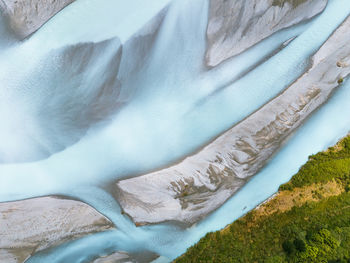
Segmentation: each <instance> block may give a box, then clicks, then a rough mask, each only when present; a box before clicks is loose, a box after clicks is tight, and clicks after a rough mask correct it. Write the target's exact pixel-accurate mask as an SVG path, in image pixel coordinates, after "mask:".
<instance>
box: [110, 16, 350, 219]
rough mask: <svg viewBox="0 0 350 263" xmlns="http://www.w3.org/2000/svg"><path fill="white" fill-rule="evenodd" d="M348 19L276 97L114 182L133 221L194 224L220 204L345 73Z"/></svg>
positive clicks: (349, 52) (348, 52)
mask: <svg viewBox="0 0 350 263" xmlns="http://www.w3.org/2000/svg"><path fill="white" fill-rule="evenodd" d="M349 26H350V19H348V20H347V21H346V22H345V23H344V24H343V25H342V26H341V27H340V28H339V29H338V30H337V31H336V32H335V33H334V34H333V35H332V37H331V38H330V39H329V40H328V41H327V42H326V43H325V44H324V45H323V47H322V48H321V49H320V50H319V51H318V52H317V53H316V54H315V56H314V57H313V63H312V66H311V68H310V69H309V70H308V71H307V72H306V73H305V74H304V75H303V76H301V77H300V78H299V79H298V80H297V81H296V82H295V83H293V84H292V85H291V86H290V87H288V88H287V89H286V90H285V91H284V92H283V93H282V94H281V95H279V96H278V97H276V98H275V99H274V100H272V101H271V102H269V103H268V104H266V105H265V106H264V107H262V108H261V109H259V110H258V111H257V112H256V113H254V114H252V115H251V116H249V117H248V118H247V119H245V120H243V121H242V122H241V123H239V124H238V125H236V126H235V127H233V128H232V129H230V130H229V131H227V132H226V133H224V134H223V135H221V136H220V137H219V138H218V139H216V140H215V141H214V142H213V143H211V144H209V145H208V146H206V147H205V148H204V149H203V150H201V151H200V152H199V153H197V154H195V155H193V156H190V157H187V158H186V159H185V160H183V161H182V162H180V163H179V164H177V165H175V166H171V167H169V168H167V169H164V170H161V171H157V172H154V173H150V174H147V175H144V176H141V177H137V178H131V179H127V180H122V181H119V182H118V183H117V189H116V193H117V196H118V200H119V201H120V203H121V205H122V207H123V209H124V211H125V212H126V213H127V214H129V215H130V216H131V217H132V218H133V219H134V221H135V222H138V223H140V224H142V223H156V222H161V221H167V220H176V221H182V222H187V223H194V222H196V221H197V220H199V219H200V218H202V217H204V216H205V215H207V214H208V213H209V212H211V211H213V210H214V209H216V208H218V207H219V206H220V205H221V204H223V203H224V202H225V201H226V200H227V199H228V198H229V197H230V196H232V194H233V193H234V192H236V191H237V190H238V189H239V188H240V187H242V185H243V184H244V183H245V182H246V180H247V179H248V178H249V177H251V176H252V175H254V174H255V173H256V172H257V171H258V170H259V169H260V168H261V167H262V166H263V165H264V163H265V162H266V161H267V160H268V159H269V158H270V157H271V155H272V154H273V153H274V152H275V151H276V150H277V149H278V148H279V145H280V144H281V143H282V142H283V140H284V139H286V138H287V136H288V135H289V134H291V133H292V132H293V131H294V130H295V129H296V128H297V127H298V126H300V124H301V123H302V122H303V121H304V120H305V119H306V118H307V117H308V116H309V115H310V114H311V113H312V112H313V111H314V110H315V109H316V108H317V107H319V106H320V105H321V104H323V103H324V102H325V101H326V100H327V99H328V97H329V95H330V94H331V92H332V91H333V90H334V88H336V87H337V86H338V85H339V83H341V82H342V79H343V78H344V77H346V76H348V74H349V73H350V68H349V59H350V47H349V46H347V44H346V43H347V41H348V36H347V37H344V36H345V35H346V31H347V30H348V29H349Z"/></svg>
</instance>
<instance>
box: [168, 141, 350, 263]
mask: <svg viewBox="0 0 350 263" xmlns="http://www.w3.org/2000/svg"><path fill="white" fill-rule="evenodd" d="M349 189H350V137H347V138H345V139H343V140H342V141H341V142H340V143H338V144H337V145H336V146H334V147H331V148H330V149H329V150H328V151H326V152H321V153H318V154H316V155H313V156H310V158H309V161H308V162H307V163H306V164H305V165H304V166H303V167H302V168H301V169H300V171H299V172H298V173H297V174H296V175H295V176H294V177H293V178H292V179H291V181H290V182H289V183H287V184H285V185H282V186H281V187H280V191H279V194H278V195H277V196H276V197H275V198H273V199H272V200H271V201H269V202H267V203H266V204H264V205H262V206H260V207H259V208H258V209H256V210H253V211H252V212H249V213H248V214H247V215H245V216H244V217H242V218H241V219H239V220H237V221H235V222H234V223H232V224H231V225H229V226H228V227H226V228H225V229H223V230H221V231H217V232H215V233H209V234H207V235H206V236H205V237H204V238H202V239H201V240H200V241H199V243H198V244H196V245H195V246H193V247H191V248H189V249H188V251H187V253H186V254H185V255H183V256H181V257H180V258H178V259H177V260H175V262H177V263H187V262H193V263H197V262H198V263H200V262H220V263H224V262H244V263H249V262H259V263H260V262H266V263H282V262H325V263H333V262H341V263H343V262H344V263H345V262H350V192H349ZM288 198H289V199H288ZM291 199H292V200H291ZM288 200H289V201H290V202H289V203H288V202H287V201H288ZM282 204H284V207H283V205H282ZM286 204H287V205H286Z"/></svg>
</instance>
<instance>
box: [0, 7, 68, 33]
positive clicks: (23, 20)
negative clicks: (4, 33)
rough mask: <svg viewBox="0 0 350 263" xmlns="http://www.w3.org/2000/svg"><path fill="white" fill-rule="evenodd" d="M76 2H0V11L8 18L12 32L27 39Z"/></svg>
mask: <svg viewBox="0 0 350 263" xmlns="http://www.w3.org/2000/svg"><path fill="white" fill-rule="evenodd" d="M74 1H75V0H60V1H56V0H45V1H42V0H0V9H1V10H2V11H3V12H4V13H5V15H6V16H7V17H8V20H9V25H10V27H11V28H12V30H13V31H14V32H15V33H16V34H17V35H18V36H19V37H20V38H25V37H27V36H29V35H30V34H32V33H34V32H35V31H36V30H38V29H39V28H40V27H41V26H42V25H43V24H45V23H46V22H47V21H48V20H49V19H50V18H51V17H53V16H54V15H55V14H57V13H58V12H59V11H60V10H62V9H63V8H64V7H66V6H67V5H69V4H71V3H72V2H74Z"/></svg>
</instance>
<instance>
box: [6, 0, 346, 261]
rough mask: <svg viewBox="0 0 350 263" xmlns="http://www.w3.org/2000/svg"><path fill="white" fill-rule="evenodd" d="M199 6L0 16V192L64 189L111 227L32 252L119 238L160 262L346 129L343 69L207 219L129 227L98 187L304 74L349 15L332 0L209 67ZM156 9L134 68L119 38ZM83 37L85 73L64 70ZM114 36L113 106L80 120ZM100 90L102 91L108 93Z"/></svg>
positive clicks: (177, 148) (96, 246) (154, 4)
mask: <svg viewBox="0 0 350 263" xmlns="http://www.w3.org/2000/svg"><path fill="white" fill-rule="evenodd" d="M170 2H171V3H170ZM135 6H138V8H137V10H136V9H135ZM207 10H208V1H206V0H193V1H185V0H173V1H170V0H152V1H150V2H149V1H148V2H147V3H145V1H141V0H132V1H123V0H91V1H84V0H78V1H76V2H75V3H74V4H72V5H71V6H69V7H68V8H66V9H65V10H64V11H63V12H61V13H60V14H59V15H57V16H56V17H54V18H53V19H52V20H50V21H49V22H48V23H47V24H46V25H45V26H44V27H43V28H42V29H41V30H39V31H38V32H37V33H36V34H34V35H33V37H31V38H30V39H28V40H26V41H24V42H16V41H14V40H13V39H12V38H11V37H10V36H9V35H8V34H7V33H6V30H5V29H1V28H0V30H2V32H1V33H2V34H1V40H0V47H1V49H0V83H1V87H0V118H1V120H2V123H3V126H2V127H1V128H0V136H1V138H2V140H1V142H0V161H1V162H2V163H3V164H2V165H0V201H10V200H17V199H21V198H29V197H35V196H40V195H47V194H63V195H68V196H71V197H74V198H79V199H81V200H83V201H85V202H87V203H89V204H90V205H92V206H93V207H95V208H96V209H97V210H99V211H100V212H102V213H103V214H105V215H106V216H108V217H109V218H110V219H111V220H112V221H113V222H114V223H115V225H116V227H117V230H116V231H111V232H106V233H99V234H95V235H91V236H88V237H85V238H83V239H80V240H76V241H73V242H70V243H67V244H64V245H62V246H60V247H58V248H56V249H53V250H52V251H49V252H44V253H39V254H37V255H36V256H34V257H32V258H31V259H30V260H29V262H65V263H66V262H72V263H73V262H87V261H88V260H89V259H92V258H94V257H96V256H97V255H104V254H108V253H111V252H113V251H118V250H123V251H127V252H131V253H135V252H142V251H152V252H155V253H158V254H159V255H161V256H163V258H162V259H163V260H164V261H165V262H167V261H169V260H171V259H173V258H175V257H176V256H178V255H180V254H181V253H183V252H184V251H185V250H186V248H187V247H189V246H191V245H192V244H194V243H195V242H196V241H198V239H199V238H200V237H202V236H203V235H205V233H207V232H208V231H214V230H217V229H220V228H222V227H224V226H225V225H226V224H228V223H230V222H232V221H233V220H234V219H236V218H238V217H239V216H241V215H242V214H244V213H246V212H247V211H248V210H249V209H252V208H253V207H254V206H256V205H257V204H259V203H260V202H261V201H263V200H265V199H266V198H268V197H269V196H271V195H272V194H273V193H274V192H275V191H276V190H277V189H278V186H279V185H280V184H281V183H283V182H286V181H288V179H289V178H290V177H291V176H292V175H293V174H294V173H295V172H296V171H297V170H298V168H299V167H300V166H301V165H302V164H303V163H304V162H305V161H306V160H307V156H308V155H310V154H312V153H315V152H317V151H320V150H322V149H325V148H326V147H327V146H329V145H331V144H333V143H335V142H336V141H337V140H338V139H339V138H340V137H341V136H344V135H345V134H346V133H347V132H348V130H349V127H350V123H349V122H350V118H349V117H348V116H349V113H350V106H349V105H348V103H347V99H346V98H349V95H350V94H349V92H350V91H349V90H350V89H349V88H348V87H349V86H350V84H348V83H347V82H346V83H345V84H344V85H343V86H342V87H341V88H340V89H339V91H337V93H335V95H334V96H333V97H332V98H331V99H330V101H329V102H327V104H326V105H324V106H323V107H322V108H321V109H320V110H319V111H317V113H315V114H314V115H313V117H312V118H311V119H309V120H308V121H307V122H306V123H305V125H304V126H303V127H302V128H300V129H299V130H298V131H297V132H296V133H295V135H293V136H292V138H291V139H290V140H289V141H288V143H287V144H286V145H284V147H283V148H282V149H281V150H280V152H279V153H278V154H277V155H276V156H275V157H274V159H273V160H271V161H270V162H269V164H268V165H267V166H266V167H265V168H264V169H263V170H262V171H261V172H260V173H259V174H258V175H256V176H255V177H254V178H253V179H252V180H251V181H250V182H249V183H248V184H247V185H246V186H245V187H244V188H243V189H242V190H241V191H240V192H239V193H238V194H236V195H235V196H234V197H233V198H231V199H230V200H229V201H228V202H227V203H226V204H225V205H224V206H222V207H221V208H220V209H219V210H217V211H216V212H215V213H213V214H212V215H210V216H209V217H208V218H206V219H205V220H203V221H201V222H200V223H198V224H197V225H194V226H192V227H191V228H190V229H181V228H179V227H176V226H172V225H167V224H160V225H154V226H145V227H139V228H136V227H135V226H134V225H133V224H132V222H131V221H130V220H129V219H128V218H127V217H125V216H123V215H121V214H120V208H119V205H118V204H117V203H116V202H115V200H114V199H113V197H112V196H111V195H110V194H109V193H108V192H107V191H105V190H104V189H103V187H102V188H101V186H104V185H106V184H110V183H112V182H114V181H115V180H117V179H120V178H123V177H127V176H132V175H135V174H142V173H145V172H147V171H150V170H152V169H157V168H160V167H163V166H167V165H169V164H171V163H172V162H175V161H177V160H179V159H181V158H183V157H185V156H186V155H188V154H190V153H192V152H194V151H195V150H197V149H198V148H200V147H202V146H203V145H205V144H206V143H207V142H209V141H210V140H211V139H212V138H214V137H215V136H217V135H218V134H220V133H222V132H223V131H225V130H226V129H228V128H229V127H231V126H232V125H234V124H235V123H237V122H238V121H240V120H242V119H243V118H244V117H246V116H247V115H249V114H250V113H252V112H254V111H255V110H256V109H258V108H259V107H261V106H262V105H264V104H265V103H266V102H268V101H269V100H270V99H272V98H273V97H274V96H276V95H277V94H278V93H279V92H281V91H282V90H283V89H284V88H285V87H287V86H288V84H290V83H291V82H293V81H294V80H295V79H296V78H297V77H298V76H299V75H300V74H302V72H303V71H304V70H305V68H306V67H307V66H308V63H309V58H310V56H311V55H312V54H313V53H314V52H315V51H316V50H317V49H318V48H319V47H320V46H321V45H322V44H323V42H324V41H325V40H326V39H327V38H328V37H329V35H330V34H331V33H332V32H333V31H334V30H335V29H336V28H337V26H339V24H340V23H341V22H342V21H343V20H344V19H345V18H346V17H347V16H348V15H349V14H350V3H349V2H348V1H347V0H333V1H330V3H329V4H328V7H327V9H326V10H325V12H324V13H323V14H322V15H321V16H319V17H317V18H315V19H313V20H311V21H310V22H308V23H305V24H303V25H298V26H295V27H293V28H290V29H287V30H283V31H281V32H279V33H277V34H275V35H273V36H272V37H270V38H268V39H266V40H264V41H263V42H261V43H260V44H258V45H256V46H254V47H253V48H251V49H249V50H248V51H246V52H245V53H243V54H241V55H239V56H237V57H235V58H233V59H230V60H228V61H226V62H225V63H223V64H221V65H220V66H218V67H217V68H214V69H207V68H206V67H204V64H203V56H204V52H205V47H206V46H205V30H206V24H207V15H208V14H207V13H208V11H207ZM161 12H163V13H165V14H166V15H165V16H164V20H163V22H162V25H161V26H160V28H159V31H158V34H157V36H156V37H155V39H154V43H152V46H151V47H150V48H149V50H147V56H146V57H145V58H144V59H143V60H142V61H143V63H142V65H138V67H137V70H133V71H132V70H130V65H132V63H133V62H135V64H137V62H138V59H140V58H139V57H138V56H137V55H135V54H134V53H133V52H132V49H131V48H130V50H128V45H129V44H130V42H129V41H130V40H132V39H133V38H134V35H135V34H137V32H138V30H140V29H141V28H142V27H143V26H144V24H145V23H147V22H149V21H151V20H152V18H154V17H155V16H156V15H157V14H159V13H161ZM295 36H297V37H296V39H295V40H293V41H292V42H291V43H290V44H289V45H288V46H287V47H285V48H284V49H283V50H281V51H280V52H278V53H277V54H276V55H274V56H273V57H271V58H269V59H268V60H267V61H266V62H263V61H264V59H265V58H268V57H269V55H270V54H272V53H273V52H274V50H276V49H278V48H279V47H280V46H281V44H282V43H284V42H285V41H287V40H288V39H291V38H293V37H295ZM101 41H106V42H104V43H102V44H101ZM84 43H94V44H95V45H96V49H95V50H94V51H93V59H92V60H91V63H89V64H88V65H84V67H83V72H82V73H81V74H71V72H76V69H77V68H79V67H80V64H79V59H72V60H71V61H72V62H71V63H63V62H62V61H64V57H63V56H62V54H64V52H67V50H69V49H71V48H72V47H73V48H77V46H76V45H78V44H84ZM121 45H123V49H124V50H126V51H125V53H123V55H122V62H121V64H120V68H119V71H116V72H115V74H116V75H117V77H118V79H119V80H120V82H121V85H119V84H120V83H119V82H118V81H114V82H113V85H111V87H112V88H113V90H117V92H116V93H115V94H114V93H112V94H113V96H115V97H113V101H114V99H115V101H116V102H118V103H119V104H120V106H119V107H118V108H113V107H112V113H111V112H108V113H109V114H107V113H106V115H105V116H102V117H104V119H103V121H102V122H98V121H97V119H91V120H89V122H87V123H85V121H86V118H85V116H87V115H84V112H87V113H90V110H91V108H92V107H95V105H96V103H94V100H97V99H100V97H97V96H96V94H100V93H99V88H100V87H101V83H102V81H103V80H104V79H105V78H106V74H108V72H112V73H113V74H114V72H113V69H114V70H115V68H112V67H110V63H109V62H110V60H111V57H115V56H117V54H118V53H117V51H118V49H119V48H120V47H121ZM78 49H79V47H78ZM87 53H91V52H90V50H89V52H87ZM87 53H84V54H87ZM261 62H263V63H261ZM249 69H253V70H251V71H250V72H249V73H248V74H244V73H245V72H247V70H249ZM106 72H107V73H106ZM112 73H111V75H113V74H112ZM113 80H115V79H113ZM113 90H112V91H113ZM112 91H109V92H112ZM109 92H107V93H106V96H101V97H102V99H100V100H97V101H98V103H100V104H101V105H109V103H111V100H110V99H109V97H110V96H108V95H109V94H111V93H109ZM87 101H88V102H89V103H87ZM100 104H98V105H100ZM119 104H118V105H119ZM81 116H83V117H81Z"/></svg>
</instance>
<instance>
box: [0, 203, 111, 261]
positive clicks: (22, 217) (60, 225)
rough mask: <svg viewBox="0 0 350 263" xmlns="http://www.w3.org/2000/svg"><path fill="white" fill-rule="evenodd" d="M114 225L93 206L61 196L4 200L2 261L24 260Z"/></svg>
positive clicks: (0, 242) (0, 221) (0, 224)
mask: <svg viewBox="0 0 350 263" xmlns="http://www.w3.org/2000/svg"><path fill="white" fill-rule="evenodd" d="M109 229H113V224H112V223H111V222H110V221H109V220H108V219H107V218H106V217H104V216H103V215H101V214H100V213H98V212H97V211H96V210H94V209H93V208H91V207H90V206H88V205H86V204H84V203H82V202H78V201H74V200H68V199H63V198H58V197H41V198H35V199H30V200H24V201H17V202H10V203H2V204H0V261H1V262H6V263H15V262H24V261H25V260H26V259H27V258H29V257H30V256H31V255H32V254H33V253H35V252H38V251H41V250H43V249H45V248H47V247H51V246H55V245H58V244H61V243H64V242H65V241H68V240H72V239H77V238H79V237H82V236H84V235H88V234H91V233H95V232H100V231H105V230H109Z"/></svg>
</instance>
